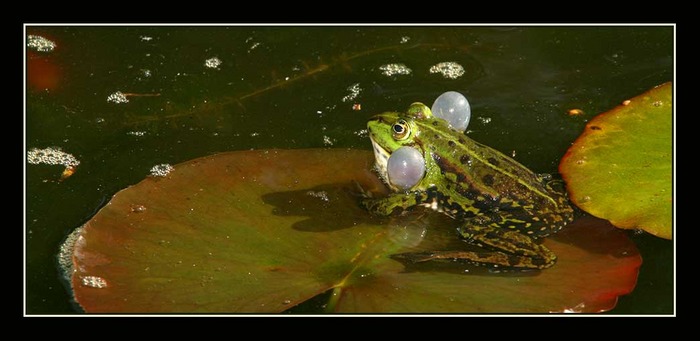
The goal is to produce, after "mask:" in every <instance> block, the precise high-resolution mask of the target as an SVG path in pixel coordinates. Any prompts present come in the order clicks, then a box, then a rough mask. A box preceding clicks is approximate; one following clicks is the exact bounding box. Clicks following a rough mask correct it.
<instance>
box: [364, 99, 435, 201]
mask: <svg viewBox="0 0 700 341" xmlns="http://www.w3.org/2000/svg"><path fill="white" fill-rule="evenodd" d="M430 119H433V115H432V112H431V111H430V108H428V107H427V106H425V105H424V104H423V103H413V104H411V106H410V107H409V108H408V110H407V111H406V113H398V112H385V113H382V114H379V115H376V116H374V117H372V118H371V119H370V120H369V122H367V129H368V131H369V138H370V140H371V141H372V146H373V147H374V157H375V159H376V168H377V171H378V172H379V175H380V176H381V177H382V179H383V180H384V182H385V183H387V184H388V185H389V186H390V187H392V189H394V190H409V189H411V188H412V187H414V185H417V184H418V183H419V182H420V180H421V179H422V178H423V176H424V174H425V167H426V164H425V160H427V159H428V157H429V156H430V155H429V153H430V151H429V150H428V146H424V144H423V143H422V142H421V139H420V138H418V137H419V136H420V126H419V124H418V123H419V122H421V121H423V120H430ZM402 147H411V148H403V149H402V150H401V151H399V153H400V154H401V156H400V157H398V159H397V158H395V159H393V160H392V163H394V164H396V163H400V166H393V167H392V166H390V165H389V164H390V162H389V158H390V157H391V156H392V155H393V154H394V152H396V151H397V150H399V149H400V148H402ZM392 168H393V169H392Z"/></svg>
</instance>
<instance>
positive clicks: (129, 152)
mask: <svg viewBox="0 0 700 341" xmlns="http://www.w3.org/2000/svg"><path fill="white" fill-rule="evenodd" d="M26 33H27V35H33V36H40V37H43V38H46V39H48V40H49V41H51V42H53V43H55V46H54V47H53V49H52V50H50V51H48V52H41V51H36V50H29V51H30V52H29V53H28V56H27V63H28V65H29V73H28V75H27V77H28V79H27V83H28V87H27V95H26V108H27V111H26V118H25V122H26V145H25V150H26V151H30V150H31V149H34V148H37V149H45V148H60V150H61V151H63V152H65V153H67V154H70V155H72V156H74V157H75V159H77V160H79V161H80V164H79V165H77V166H76V167H74V169H73V172H72V173H70V174H68V175H67V176H66V175H65V174H64V169H65V167H64V166H63V165H47V164H36V165H35V164H28V163H27V164H26V247H27V249H26V289H27V290H26V312H27V313H30V314H56V313H59V314H64V313H73V312H75V311H76V310H75V309H74V306H73V304H72V303H71V302H70V298H69V296H68V294H67V293H66V289H65V287H64V286H63V282H62V281H61V276H62V275H61V273H60V271H59V270H58V258H57V254H58V253H59V247H60V244H61V242H62V241H63V240H64V239H65V238H66V236H68V234H69V233H70V232H71V231H72V230H73V229H74V228H76V227H78V226H80V225H81V224H83V223H84V222H86V221H87V220H88V219H89V218H90V217H91V216H92V215H93V214H94V213H95V212H96V211H97V210H99V208H100V207H102V206H103V205H105V204H106V203H107V202H108V201H109V199H110V197H111V196H112V195H114V194H115V193H116V192H117V191H119V190H121V189H123V188H126V187H128V186H130V185H132V184H135V183H137V182H139V181H140V180H142V179H143V178H144V177H146V176H149V174H150V172H151V169H152V168H153V167H154V166H155V165H160V164H172V165H174V164H177V163H180V162H183V161H186V160H189V159H193V158H196V157H200V156H204V155H210V154H214V153H217V152H223V151H230V150H243V149H251V148H253V149H264V148H321V147H332V148H344V147H352V148H361V149H366V150H370V149H371V145H370V142H369V140H368V138H367V136H366V132H363V130H364V129H365V125H366V121H367V119H368V118H369V117H370V116H371V115H373V114H375V113H378V112H381V111H386V110H404V109H405V108H407V107H408V105H409V104H410V103H412V102H415V101H421V102H423V103H425V104H427V105H430V104H431V103H433V101H434V100H435V98H436V97H437V96H438V95H440V94H441V93H443V92H445V91H450V90H453V91H459V92H461V93H462V94H464V95H465V96H466V97H467V98H468V99H469V102H470V104H471V109H472V115H473V116H474V117H475V118H477V119H475V120H472V121H471V123H470V125H469V128H468V130H469V136H470V137H472V138H473V139H475V140H477V141H479V142H482V143H485V144H487V145H489V146H492V147H494V148H496V149H499V150H501V151H503V152H504V153H506V154H508V155H513V154H515V155H516V159H517V160H518V161H520V162H522V163H523V164H525V165H527V166H529V167H530V168H532V169H533V170H534V171H536V172H538V173H552V172H555V171H556V167H557V165H558V162H559V159H560V157H561V156H562V155H563V154H564V152H565V151H566V149H567V148H568V147H569V145H570V143H571V142H572V141H573V140H574V139H575V138H576V137H577V136H578V134H579V133H580V132H581V130H582V129H583V126H584V125H585V123H586V121H587V120H588V119H590V118H591V117H592V116H593V115H595V114H596V113H599V112H602V111H605V110H607V109H610V108H612V107H614V106H616V105H618V104H619V103H620V102H621V101H623V100H625V99H627V98H630V97H632V96H635V95H637V94H639V93H641V92H643V91H645V90H647V89H649V88H651V87H653V86H655V85H658V84H661V83H663V82H666V81H669V80H673V62H674V55H673V46H674V45H673V29H672V27H658V26H652V27H589V26H586V27H125V26H122V27H59V26H50V27H41V26H32V27H28V28H27V32H26ZM42 42H43V43H42V44H43V45H42V46H50V44H48V43H46V42H45V41H43V40H42ZM440 63H455V64H457V65H460V66H461V67H462V68H463V70H462V71H463V73H461V72H460V73H461V74H460V76H459V77H456V78H453V77H448V76H445V75H444V74H443V73H441V72H431V68H432V67H434V66H436V65H452V64H440ZM384 65H403V66H402V67H401V68H399V69H401V70H403V71H402V72H396V73H393V74H391V75H385V74H384V72H385V71H386V70H383V69H382V66H384ZM406 70H410V72H408V71H406ZM117 93H119V94H121V96H119V95H115V94H117ZM110 96H112V97H110ZM110 99H112V100H110ZM115 99H120V100H115ZM124 100H126V101H124ZM574 109H579V110H582V111H583V112H584V114H582V115H576V116H570V115H568V114H567V112H569V111H570V110H574ZM485 118H488V119H485ZM62 177H63V179H62ZM631 238H632V239H633V240H634V241H635V242H636V243H637V245H638V247H639V248H640V250H641V254H642V256H643V257H644V265H643V266H642V269H641V272H640V276H639V281H638V285H637V289H636V290H635V291H634V292H633V293H632V294H631V295H629V296H626V297H622V298H621V299H620V302H619V304H618V307H617V308H616V309H615V310H613V311H612V313H635V314H636V313H670V312H672V311H673V267H672V266H671V265H672V264H673V243H672V242H670V241H666V240H661V239H658V238H655V237H651V236H649V235H645V234H641V235H637V234H631ZM98 282H99V281H98ZM95 283H97V282H95Z"/></svg>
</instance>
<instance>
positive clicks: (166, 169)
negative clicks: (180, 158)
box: [151, 163, 174, 177]
mask: <svg viewBox="0 0 700 341" xmlns="http://www.w3.org/2000/svg"><path fill="white" fill-rule="evenodd" d="M173 169H174V168H173V166H171V165H170V164H167V163H161V164H159V165H155V166H153V168H151V176H160V177H164V176H167V175H168V174H170V172H172V171H173Z"/></svg>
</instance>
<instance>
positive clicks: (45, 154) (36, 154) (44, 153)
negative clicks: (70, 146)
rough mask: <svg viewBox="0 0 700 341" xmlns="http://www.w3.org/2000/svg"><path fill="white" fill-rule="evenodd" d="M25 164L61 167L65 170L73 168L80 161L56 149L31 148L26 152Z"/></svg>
mask: <svg viewBox="0 0 700 341" xmlns="http://www.w3.org/2000/svg"><path fill="white" fill-rule="evenodd" d="M27 162H29V163H31V164H33V165H38V164H42V163H43V164H47V165H63V166H65V167H66V168H69V167H70V168H74V167H76V166H78V165H79V164H80V161H78V159H76V158H75V156H73V155H71V154H68V153H66V152H64V151H62V150H61V148H57V147H49V148H44V149H39V148H33V149H31V150H30V151H28V152H27Z"/></svg>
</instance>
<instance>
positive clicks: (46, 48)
mask: <svg viewBox="0 0 700 341" xmlns="http://www.w3.org/2000/svg"><path fill="white" fill-rule="evenodd" d="M27 47H28V48H30V49H33V50H35V51H38V52H51V51H53V49H55V48H56V43H54V42H53V41H51V40H48V39H46V38H44V37H42V36H35V35H28V36H27Z"/></svg>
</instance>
